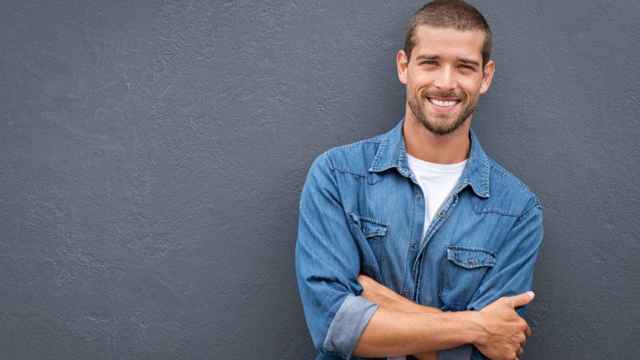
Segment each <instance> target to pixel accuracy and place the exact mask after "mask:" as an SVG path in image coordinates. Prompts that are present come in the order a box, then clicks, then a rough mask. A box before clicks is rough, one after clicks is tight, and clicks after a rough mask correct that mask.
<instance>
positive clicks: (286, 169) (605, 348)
mask: <svg viewBox="0 0 640 360" xmlns="http://www.w3.org/2000/svg"><path fill="white" fill-rule="evenodd" d="M476 4H477V5H478V6H479V8H480V9H481V10H482V11H484V12H485V14H486V16H487V17H488V19H489V21H490V22H491V23H492V26H493V28H494V32H495V40H496V50H495V59H496V62H497V76H496V79H495V82H494V86H493V88H492V90H491V91H490V94H489V95H487V96H486V97H484V99H483V100H482V102H481V106H480V110H479V113H478V115H477V117H476V118H475V119H474V127H475V129H476V131H477V132H478V134H479V136H480V138H481V140H482V142H483V145H484V147H485V149H486V150H487V151H488V152H489V153H490V154H492V155H493V156H494V157H495V158H496V159H497V160H499V161H501V162H502V163H503V164H504V165H505V166H506V167H507V168H509V169H511V170H512V171H513V172H514V173H515V174H517V175H518V176H520V177H521V178H522V179H524V180H525V181H526V182H527V183H528V184H529V185H530V187H531V188H532V189H533V190H534V191H536V192H537V193H538V194H539V195H540V197H541V198H542V200H543V201H544V203H545V206H546V212H545V230H546V237H545V242H544V246H543V249H542V253H541V257H540V260H539V263H538V264H539V265H538V268H537V273H536V281H535V288H536V290H537V295H538V296H537V299H536V301H535V304H534V305H533V306H532V307H531V309H530V312H529V320H530V322H531V323H532V324H533V326H534V327H535V335H534V337H533V338H531V339H530V341H529V343H528V347H527V356H526V357H525V358H526V359H578V358H580V359H623V358H633V357H634V356H635V355H636V354H637V353H638V352H639V351H640V347H639V346H640V345H639V344H640V335H639V334H640V331H638V325H637V323H638V321H639V320H640V310H639V309H640V307H639V306H638V304H637V300H638V298H639V296H640V278H639V273H640V266H639V265H638V263H639V262H638V258H640V241H638V240H639V234H640V221H639V220H638V216H637V212H638V209H639V208H640V189H638V187H637V179H638V178H639V177H640V174H639V170H638V168H639V167H638V160H639V159H640V150H639V148H638V146H637V145H636V141H637V139H638V138H639V137H640V126H638V125H639V124H638V123H639V122H638V112H639V110H640V91H639V90H638V84H639V83H640V75H639V74H640V72H639V70H638V66H637V64H636V63H635V62H636V60H637V58H638V57H639V56H640V50H638V40H639V38H640V21H639V19H640V16H639V13H640V5H639V4H640V2H637V1H635V0H624V1H578V0H573V1H558V2H551V1H541V0H538V1H529V0H527V1H500V2H498V1H477V2H476ZM419 5H420V3H419V2H416V1H407V0H404V1H393V3H392V4H391V2H387V1H375V2H374V1H366V2H365V1H358V2H356V1H338V0H333V1H284V0H272V1H254V2H249V1H216V0H212V1H209V2H202V1H189V2H180V1H165V2H160V1H44V0H33V1H22V0H8V1H7V0H5V1H3V5H2V11H0V51H1V55H0V84H1V86H0V274H1V276H0V349H2V350H1V351H2V353H3V355H2V356H1V357H2V358H3V359H5V358H6V359H177V358H180V359H221V358H224V359H244V358H260V359H310V358H311V357H312V354H313V350H312V346H311V342H310V340H309V338H308V336H307V333H306V327H305V324H304V319H303V316H302V309H301V305H300V303H299V299H298V295H297V290H296V285H295V278H294V273H293V248H294V243H295V236H296V226H297V211H296V207H297V202H298V193H299V191H300V189H301V186H302V183H303V180H304V176H305V174H306V171H307V168H308V166H309V165H310V162H311V161H312V159H313V158H314V157H315V156H316V155H318V154H319V153H320V152H321V151H323V150H325V149H327V148H329V147H331V146H334V145H338V144H343V143H347V142H351V141H354V140H356V139H360V138H363V137H367V136H371V135H374V134H377V133H379V132H382V131H385V130H387V129H388V128H390V127H391V126H392V125H393V124H394V123H395V121H397V120H398V119H399V118H400V117H401V116H402V110H403V106H402V103H403V89H402V88H401V86H400V84H399V83H398V82H397V80H396V78H395V72H394V71H395V70H394V65H393V59H394V51H395V50H396V49H397V48H399V47H400V46H401V44H402V40H403V28H404V23H405V21H406V20H407V18H408V17H409V15H410V14H411V13H412V12H413V11H414V10H415V9H416V8H417V7H419Z"/></svg>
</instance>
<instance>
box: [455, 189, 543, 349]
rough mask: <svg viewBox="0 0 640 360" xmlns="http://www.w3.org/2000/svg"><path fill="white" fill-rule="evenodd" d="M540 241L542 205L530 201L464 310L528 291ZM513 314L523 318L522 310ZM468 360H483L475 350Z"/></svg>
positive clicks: (478, 308) (541, 235) (531, 283)
mask: <svg viewBox="0 0 640 360" xmlns="http://www.w3.org/2000/svg"><path fill="white" fill-rule="evenodd" d="M542 239H543V219H542V204H541V203H540V201H539V200H537V199H536V198H535V197H534V198H532V199H531V201H530V205H529V206H528V207H527V209H526V210H525V211H524V212H523V213H522V215H520V216H519V217H518V219H517V220H516V222H515V224H514V225H513V227H512V228H511V230H510V231H509V234H508V236H507V238H506V241H505V243H504V245H503V246H502V248H501V249H500V251H499V252H498V254H497V259H496V265H495V266H494V267H493V268H492V269H491V270H490V271H489V272H487V274H486V276H485V278H484V279H483V281H482V284H481V285H480V287H479V288H478V290H477V291H476V293H475V294H474V296H473V298H472V300H471V302H470V303H469V305H468V307H467V308H468V309H470V310H480V309H482V308H484V307H485V306H487V305H489V304H490V303H492V302H494V301H495V300H497V299H499V298H500V297H502V296H512V295H517V294H520V293H524V292H526V291H529V290H532V289H533V274H534V267H535V263H536V259H537V257H538V252H539V250H540V246H541V245H542ZM516 311H517V312H518V314H519V315H520V316H524V314H525V311H526V306H522V307H520V308H518V309H516ZM471 358H472V359H477V360H480V359H483V360H484V359H487V358H486V357H485V356H484V355H482V354H481V353H480V352H479V351H478V350H477V349H474V352H473V354H472V356H471Z"/></svg>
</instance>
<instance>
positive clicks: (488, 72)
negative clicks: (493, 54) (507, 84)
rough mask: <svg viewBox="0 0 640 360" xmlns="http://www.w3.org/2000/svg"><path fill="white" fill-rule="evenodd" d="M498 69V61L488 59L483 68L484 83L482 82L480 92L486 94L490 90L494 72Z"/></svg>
mask: <svg viewBox="0 0 640 360" xmlns="http://www.w3.org/2000/svg"><path fill="white" fill-rule="evenodd" d="M495 71H496V63H495V62H494V61H493V60H489V61H487V63H486V64H485V65H484V69H483V70H482V84H480V94H484V93H486V92H487V91H488V90H489V87H490V86H491V81H492V80H493V74H494V73H495Z"/></svg>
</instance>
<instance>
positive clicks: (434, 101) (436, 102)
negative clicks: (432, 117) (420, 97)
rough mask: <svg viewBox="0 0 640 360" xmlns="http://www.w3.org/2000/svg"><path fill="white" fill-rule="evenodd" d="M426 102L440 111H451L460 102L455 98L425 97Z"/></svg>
mask: <svg viewBox="0 0 640 360" xmlns="http://www.w3.org/2000/svg"><path fill="white" fill-rule="evenodd" d="M427 101H429V103H430V104H431V105H433V106H434V107H435V108H438V109H442V110H449V109H453V108H454V107H455V106H456V105H458V104H459V103H460V102H461V100H460V99H457V98H448V99H447V98H445V99H443V98H435V97H427Z"/></svg>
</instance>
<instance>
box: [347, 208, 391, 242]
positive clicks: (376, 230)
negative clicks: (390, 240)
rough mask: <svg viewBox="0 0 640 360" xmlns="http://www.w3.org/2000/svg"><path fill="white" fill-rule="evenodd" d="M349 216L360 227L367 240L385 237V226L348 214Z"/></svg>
mask: <svg viewBox="0 0 640 360" xmlns="http://www.w3.org/2000/svg"><path fill="white" fill-rule="evenodd" d="M349 215H350V217H351V219H352V220H353V221H354V222H355V223H356V224H357V225H358V226H359V227H360V230H362V233H363V234H364V237H365V238H367V239H368V238H372V237H375V236H385V235H386V234H387V225H385V224H383V223H381V222H378V221H375V220H373V219H369V218H366V217H361V216H358V215H356V214H354V213H350V214H349Z"/></svg>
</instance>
